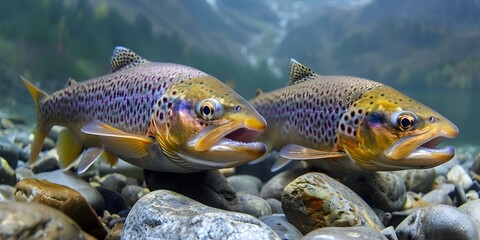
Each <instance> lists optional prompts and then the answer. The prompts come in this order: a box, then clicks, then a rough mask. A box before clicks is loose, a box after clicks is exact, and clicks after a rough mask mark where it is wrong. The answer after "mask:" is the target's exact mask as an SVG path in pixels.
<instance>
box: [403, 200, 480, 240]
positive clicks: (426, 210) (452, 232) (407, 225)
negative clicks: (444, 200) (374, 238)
mask: <svg viewBox="0 0 480 240" xmlns="http://www.w3.org/2000/svg"><path fill="white" fill-rule="evenodd" d="M395 232H396V233H397V236H398V239H436V240H442V239H445V240H453V239H462V240H469V239H472V240H473V239H477V240H478V239H479V235H478V231H477V226H476V225H475V223H474V221H473V220H472V219H471V218H470V217H469V216H467V215H466V214H464V213H462V212H460V211H459V210H458V209H457V208H455V207H451V206H448V205H435V206H431V207H423V208H420V209H418V210H417V211H415V212H413V213H412V214H410V215H409V216H408V217H406V218H405V219H404V220H403V221H402V222H401V223H400V224H399V225H398V226H397V228H396V229H395Z"/></svg>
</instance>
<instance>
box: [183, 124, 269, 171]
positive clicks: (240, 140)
mask: <svg viewBox="0 0 480 240" xmlns="http://www.w3.org/2000/svg"><path fill="white" fill-rule="evenodd" d="M265 129H266V121H265V120H264V119H263V117H261V116H260V115H258V116H254V117H249V118H245V120H244V121H231V122H228V123H225V124H222V125H219V126H208V127H205V128H204V129H202V131H200V132H199V133H198V134H196V135H195V136H194V137H193V138H191V139H190V140H189V141H188V142H187V143H186V146H185V147H184V149H185V151H186V154H189V155H191V157H192V158H193V159H197V160H196V161H197V162H199V161H203V162H204V164H207V165H217V164H219V163H220V161H221V162H223V163H222V165H224V166H222V167H234V166H238V165H241V164H243V163H246V162H249V161H252V160H255V159H257V158H259V157H261V156H263V155H264V154H265V152H266V151H267V147H266V145H265V143H263V142H257V141H256V140H257V138H258V137H259V136H260V135H261V134H262V133H263V131H264V130H265ZM184 155H185V154H184ZM200 159H208V161H205V160H200ZM209 161H213V162H210V163H209Z"/></svg>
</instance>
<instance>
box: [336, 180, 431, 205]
mask: <svg viewBox="0 0 480 240" xmlns="http://www.w3.org/2000/svg"><path fill="white" fill-rule="evenodd" d="M432 181H433V180H432ZM345 185H347V186H348V187H349V188H350V189H352V190H353V191H354V192H356V193H357V194H358V195H360V197H362V198H363V200H365V202H367V203H368V204H370V206H373V207H376V208H378V209H381V210H383V211H386V212H393V211H398V210H401V209H402V208H403V206H404V204H405V201H406V200H407V197H406V189H405V183H404V182H403V180H402V179H401V178H400V177H398V176H397V175H395V174H393V173H390V172H376V173H372V174H359V175H355V176H352V177H350V178H348V179H347V180H346V181H345Z"/></svg>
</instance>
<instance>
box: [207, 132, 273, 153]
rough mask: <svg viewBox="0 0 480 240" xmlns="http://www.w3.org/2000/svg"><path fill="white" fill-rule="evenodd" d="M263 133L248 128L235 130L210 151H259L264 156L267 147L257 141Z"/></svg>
mask: <svg viewBox="0 0 480 240" xmlns="http://www.w3.org/2000/svg"><path fill="white" fill-rule="evenodd" d="M262 132H263V131H259V130H255V129H248V128H246V127H240V128H238V129H234V130H232V131H231V132H230V133H228V132H227V133H226V134H225V135H224V136H223V137H222V138H221V139H220V140H219V141H218V142H217V143H215V144H214V145H212V146H211V147H210V150H211V151H222V150H226V151H231V150H238V151H253V152H254V151H258V152H259V153H262V154H263V153H265V152H266V150H267V147H266V145H265V144H264V143H262V142H257V141H256V140H257V139H258V137H259V136H260V135H261V134H262Z"/></svg>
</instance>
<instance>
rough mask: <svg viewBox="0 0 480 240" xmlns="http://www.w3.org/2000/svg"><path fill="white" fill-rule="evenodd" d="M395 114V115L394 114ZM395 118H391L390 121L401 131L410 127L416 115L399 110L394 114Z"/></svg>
mask: <svg viewBox="0 0 480 240" xmlns="http://www.w3.org/2000/svg"><path fill="white" fill-rule="evenodd" d="M395 115H396V116H395ZM394 117H395V119H392V120H393V121H392V123H394V126H395V127H396V128H398V129H399V130H402V131H407V130H410V129H412V128H413V127H414V126H415V123H416V122H417V116H416V115H415V114H414V113H412V112H407V111H404V112H400V113H398V114H394Z"/></svg>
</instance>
